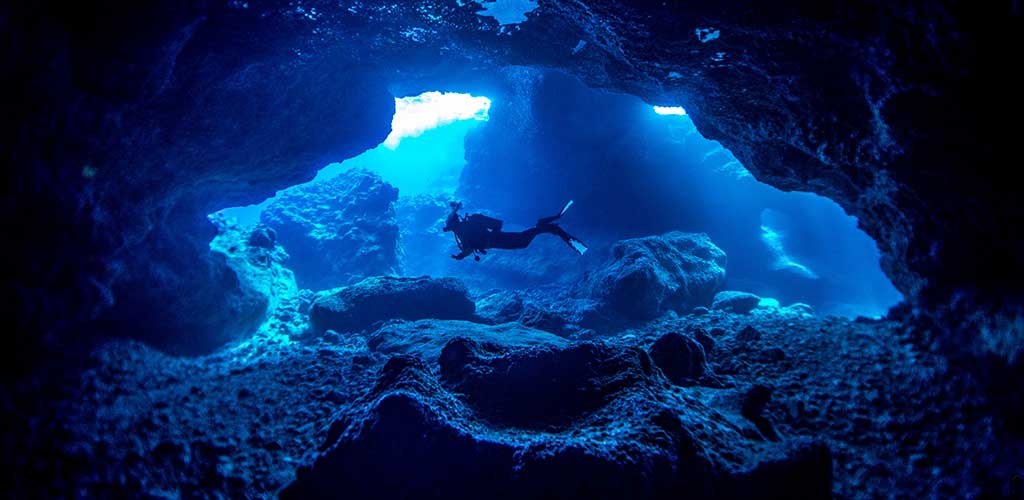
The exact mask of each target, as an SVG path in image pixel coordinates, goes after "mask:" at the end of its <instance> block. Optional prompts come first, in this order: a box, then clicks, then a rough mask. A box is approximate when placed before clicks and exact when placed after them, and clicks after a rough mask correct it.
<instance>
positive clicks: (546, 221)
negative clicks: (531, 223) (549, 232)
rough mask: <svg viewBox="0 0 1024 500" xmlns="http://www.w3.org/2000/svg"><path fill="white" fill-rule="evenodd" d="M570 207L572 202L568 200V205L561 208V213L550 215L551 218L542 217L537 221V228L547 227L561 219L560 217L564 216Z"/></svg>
mask: <svg viewBox="0 0 1024 500" xmlns="http://www.w3.org/2000/svg"><path fill="white" fill-rule="evenodd" d="M571 206H572V200H569V203H566V204H565V206H564V207H562V211H561V212H558V213H557V214H555V215H552V216H551V217H542V218H540V219H537V225H538V226H544V225H547V224H551V223H552V222H555V221H556V220H558V219H560V218H562V216H563V215H565V212H566V211H567V210H569V207H571Z"/></svg>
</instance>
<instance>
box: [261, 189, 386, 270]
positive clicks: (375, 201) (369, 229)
mask: <svg viewBox="0 0 1024 500" xmlns="http://www.w3.org/2000/svg"><path fill="white" fill-rule="evenodd" d="M397 199H398V189H396V188H395V187H393V186H391V185H390V184H388V183H386V182H384V181H383V180H381V178H380V176H379V175H377V174H374V173H370V172H368V171H366V170H361V169H350V170H346V171H345V172H342V173H341V174H339V175H338V176H337V177H334V178H331V179H328V180H325V181H320V182H313V183H309V184H304V185H300V186H295V187H292V188H289V189H286V190H284V191H282V192H281V193H280V194H279V195H278V196H277V199H275V200H274V201H273V202H272V203H271V204H270V205H268V206H267V208H266V209H264V210H263V213H262V214H261V215H260V220H261V221H262V222H263V223H264V224H266V225H268V226H270V227H272V228H274V229H275V230H276V231H277V236H278V240H279V241H280V243H281V245H282V246H283V247H284V248H285V250H287V251H288V254H289V255H291V257H292V258H291V260H290V261H289V262H288V266H289V267H291V269H292V270H293V271H294V272H295V279H296V281H297V282H298V284H299V286H300V287H302V288H310V289H313V290H325V289H328V288H333V287H336V286H339V285H348V284H352V283H355V282H357V281H359V280H361V279H363V278H365V277H367V276H374V275H382V274H396V273H397V271H398V269H399V251H398V224H397V223H396V222H395V209H394V205H393V204H394V202H395V201H396V200H397Z"/></svg>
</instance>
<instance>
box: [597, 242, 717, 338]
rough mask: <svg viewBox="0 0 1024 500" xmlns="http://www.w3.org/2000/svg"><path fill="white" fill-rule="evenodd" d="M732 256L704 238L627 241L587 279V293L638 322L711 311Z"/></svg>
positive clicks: (617, 245) (616, 247)
mask: <svg viewBox="0 0 1024 500" xmlns="http://www.w3.org/2000/svg"><path fill="white" fill-rule="evenodd" d="M725 265H726V255H725V252H723V251H722V250H721V249H720V248H718V247H717V246H715V244H714V243H712V242H711V239H710V238H708V236H707V235H706V234H703V233H682V232H677V231H676V232H670V233H666V234H664V235H661V236H648V237H644V238H634V239H628V240H622V241H619V242H617V243H615V245H614V246H613V247H612V256H611V258H610V259H609V261H608V262H607V263H606V264H605V265H604V266H603V267H602V268H601V269H599V270H598V271H595V272H593V273H591V274H590V275H589V277H588V279H587V282H586V285H585V286H586V287H587V293H589V294H590V296H592V297H594V298H599V299H600V300H601V301H602V302H603V303H604V305H605V306H606V307H607V308H608V309H610V310H613V311H615V312H616V313H618V314H620V315H622V316H624V317H626V318H628V319H632V320H650V319H654V318H656V317H657V316H658V315H660V314H661V313H663V312H665V311H667V310H669V309H672V310H676V311H677V312H685V311H688V310H690V309H692V308H694V307H698V306H707V305H709V304H710V303H711V299H712V297H714V294H715V290H717V289H718V288H719V287H720V286H721V285H722V283H723V282H724V281H725Z"/></svg>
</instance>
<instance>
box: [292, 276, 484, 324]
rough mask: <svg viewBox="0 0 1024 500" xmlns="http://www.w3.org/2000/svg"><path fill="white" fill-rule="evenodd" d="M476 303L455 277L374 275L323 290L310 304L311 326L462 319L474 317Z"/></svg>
mask: <svg viewBox="0 0 1024 500" xmlns="http://www.w3.org/2000/svg"><path fill="white" fill-rule="evenodd" d="M475 309H476V305H475V304H473V301H472V300H470V299H469V296H468V295H467V294H466V287H465V286H463V285H462V283H461V282H460V281H459V280H456V279H454V278H429V277H421V278H398V277H393V276H377V277H373V278H367V279H365V280H363V281H360V282H359V283H357V284H355V285H352V286H348V287H343V288H337V289H334V290H330V291H327V292H323V293H322V294H321V295H320V296H319V297H317V299H316V300H315V301H313V306H312V307H311V308H310V312H309V319H310V328H311V329H312V330H313V331H314V332H323V331H326V330H328V329H330V330H335V331H338V332H355V331H362V330H365V329H367V328H369V327H371V326H373V325H374V324H375V323H378V322H381V321H386V320H389V319H405V320H417V319H425V318H435V319H462V320H468V319H472V318H473V317H474V315H473V312H474V311H475Z"/></svg>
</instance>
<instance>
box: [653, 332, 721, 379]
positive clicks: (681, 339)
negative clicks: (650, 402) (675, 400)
mask: <svg viewBox="0 0 1024 500" xmlns="http://www.w3.org/2000/svg"><path fill="white" fill-rule="evenodd" d="M705 342H706V341H705ZM650 354H651V359H653V360H654V364H656V365H657V366H658V368H661V371H662V373H664V374H665V376H666V377H668V379H669V380H671V381H672V382H673V383H676V384H679V385H692V384H693V383H694V382H695V381H696V380H697V379H699V378H700V377H701V376H702V375H704V372H705V371H706V370H707V361H706V359H705V354H704V346H703V345H701V344H700V343H699V342H698V341H697V340H694V339H693V338H690V337H687V336H685V335H681V334H679V333H667V334H665V335H662V337H661V338H659V339H658V340H656V341H655V342H654V344H652V345H651V350H650Z"/></svg>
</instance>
